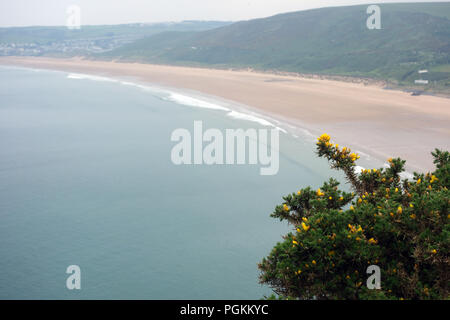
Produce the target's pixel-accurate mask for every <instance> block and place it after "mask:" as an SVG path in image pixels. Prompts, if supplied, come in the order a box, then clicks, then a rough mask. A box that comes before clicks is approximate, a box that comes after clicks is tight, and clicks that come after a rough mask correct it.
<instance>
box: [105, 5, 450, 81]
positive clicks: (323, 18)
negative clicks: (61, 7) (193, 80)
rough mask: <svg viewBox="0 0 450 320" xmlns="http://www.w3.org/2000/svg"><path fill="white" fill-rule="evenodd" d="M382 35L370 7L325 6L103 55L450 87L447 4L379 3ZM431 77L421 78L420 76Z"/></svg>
mask: <svg viewBox="0 0 450 320" xmlns="http://www.w3.org/2000/svg"><path fill="white" fill-rule="evenodd" d="M380 8H381V27H382V28H381V30H369V29H368V28H367V27H366V20H367V17H368V15H367V13H366V9H367V5H363V6H350V7H333V8H322V9H315V10H308V11H300V12H293V13H286V14H280V15H276V16H273V17H269V18H264V19H256V20H250V21H242V22H237V23H234V24H231V25H227V26H224V27H220V28H216V29H212V30H207V31H202V32H165V33H159V34H157V35H155V36H151V37H147V38H144V39H140V40H138V41H136V42H134V43H131V44H128V45H125V46H123V47H121V48H118V49H116V50H113V51H111V52H108V53H104V54H102V55H100V56H98V57H101V58H115V59H117V58H119V59H124V60H133V61H141V62H151V63H169V64H183V65H199V66H213V67H253V68H257V69H261V70H279V71H290V72H300V73H315V74H327V75H342V76H359V77H361V76H362V77H370V78H375V79H384V80H390V81H393V82H395V83H398V84H399V85H407V86H412V85H413V84H414V80H416V79H418V78H420V77H423V78H424V79H428V80H430V83H431V84H430V85H429V86H427V87H428V88H430V87H433V88H438V89H441V90H442V89H444V90H447V89H448V88H449V86H450V72H449V65H450V3H414V4H381V5H380ZM420 69H428V70H429V71H430V72H429V73H428V74H426V75H421V76H419V75H418V73H417V71H418V70H420Z"/></svg>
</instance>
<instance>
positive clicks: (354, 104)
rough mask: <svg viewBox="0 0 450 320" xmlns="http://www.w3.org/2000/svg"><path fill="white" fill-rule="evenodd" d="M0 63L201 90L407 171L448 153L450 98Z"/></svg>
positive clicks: (142, 68)
mask: <svg viewBox="0 0 450 320" xmlns="http://www.w3.org/2000/svg"><path fill="white" fill-rule="evenodd" d="M0 64H8V65H21V66H28V67H35V68H41V69H54V70H64V71H71V72H78V73H86V74H96V75H105V76H115V77H133V78H135V79H138V80H140V81H145V82H149V83H153V84H160V85H164V86H169V87H175V88H183V89H190V90H195V91H199V92H202V93H206V94H209V95H214V96H217V97H220V98H225V99H228V100H232V101H236V102H239V103H241V104H245V105H248V106H250V107H251V108H254V109H255V110H257V111H259V112H261V113H265V114H267V115H270V116H272V117H274V118H276V119H280V120H283V121H286V122H289V123H290V124H292V125H296V126H300V127H303V128H306V129H308V130H309V131H311V132H312V133H314V134H320V133H323V132H326V133H328V134H330V135H331V136H332V140H333V141H335V142H337V143H339V144H340V145H348V146H350V147H352V148H353V149H357V150H361V151H363V152H365V153H368V154H370V155H373V156H375V157H376V158H379V159H386V158H388V157H397V156H400V157H402V158H403V159H405V160H407V163H408V169H409V170H420V171H422V170H432V169H433V168H434V166H433V164H432V157H431V155H430V152H431V151H432V150H434V148H436V147H437V148H442V149H446V150H449V149H450V99H446V98H441V97H433V96H411V95H410V94H408V93H405V92H401V91H391V90H384V89H382V88H381V87H377V86H365V85H363V84H356V83H348V82H339V81H331V80H320V79H305V78H300V77H295V76H282V75H272V74H266V73H258V72H251V71H227V70H215V69H204V68H190V67H178V66H162V65H150V64H138V63H117V62H104V61H89V60H82V59H52V58H30V57H26V58H25V57H24V58H22V57H2V58H0Z"/></svg>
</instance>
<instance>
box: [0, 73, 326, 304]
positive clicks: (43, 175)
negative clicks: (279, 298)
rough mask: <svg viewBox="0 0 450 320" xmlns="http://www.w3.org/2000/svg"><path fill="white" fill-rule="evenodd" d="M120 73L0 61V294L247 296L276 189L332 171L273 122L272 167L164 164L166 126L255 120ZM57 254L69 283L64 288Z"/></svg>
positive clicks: (253, 290) (272, 233)
mask: <svg viewBox="0 0 450 320" xmlns="http://www.w3.org/2000/svg"><path fill="white" fill-rule="evenodd" d="M125 84H127V83H125V82H117V81H116V82H113V81H106V80H105V79H88V78H82V77H81V78H80V77H77V76H69V77H68V73H64V72H50V71H37V70H31V69H20V68H9V67H1V68H0V298H1V299H30V298H33V299H79V298H84V299H94V298H95V299H259V298H261V297H262V296H263V295H264V294H270V292H271V291H270V289H269V288H267V287H264V286H261V285H259V284H258V279H257V277H258V274H259V272H258V269H257V263H258V262H259V261H260V260H261V259H262V258H263V257H264V256H265V255H267V254H268V253H269V251H270V250H271V248H272V247H273V245H274V244H275V243H276V242H277V241H279V240H280V239H281V235H282V234H284V233H286V231H287V230H288V228H287V226H286V225H285V224H283V223H280V222H279V221H276V220H274V219H272V218H270V217H269V215H270V213H271V212H272V211H273V209H274V207H275V205H277V204H279V203H280V202H281V197H282V196H283V195H286V194H287V193H290V192H294V191H296V190H297V189H299V188H301V187H304V186H308V185H311V186H313V187H315V188H317V187H318V186H319V185H321V183H322V182H323V180H325V179H327V177H328V176H329V175H330V174H331V170H329V169H328V166H327V164H326V161H323V160H322V159H317V158H316V157H315V156H314V154H313V143H311V141H310V140H308V139H306V138H304V139H302V138H301V137H300V138H294V137H293V136H292V135H290V134H285V133H283V132H281V133H280V151H281V155H280V169H279V172H278V174H277V175H274V176H261V175H260V174H259V166H255V165H228V166H226V165H223V166H220V165H215V166H207V165H200V166H194V165H192V166H187V165H182V166H176V165H174V164H173V163H172V162H171V160H170V153H171V149H172V147H173V146H174V144H175V143H174V142H171V141H170V135H171V133H172V131H173V130H175V129H177V128H187V129H190V130H192V127H193V121H194V120H202V121H203V124H204V126H205V127H206V128H208V127H210V128H218V129H221V130H225V129H226V128H231V129H233V128H244V129H246V128H263V125H262V124H259V123H257V122H254V121H246V120H243V119H241V120H239V119H235V118H232V117H229V116H227V115H226V113H225V112H224V111H222V110H214V109H208V108H198V107H193V106H187V105H184V104H180V103H175V102H173V101H170V100H168V99H166V98H167V97H165V96H164V94H162V93H157V92H156V91H149V90H145V88H143V87H139V86H132V85H129V84H128V85H125ZM69 265H79V266H80V268H81V290H68V289H67V288H66V278H67V277H68V275H67V274H66V273H65V271H66V268H67V267H68V266H69Z"/></svg>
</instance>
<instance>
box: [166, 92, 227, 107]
mask: <svg viewBox="0 0 450 320" xmlns="http://www.w3.org/2000/svg"><path fill="white" fill-rule="evenodd" d="M163 99H165V100H168V101H172V102H175V103H178V104H182V105H185V106H190V107H197V108H204V109H213V110H222V111H230V109H228V108H226V107H223V106H220V105H218V104H215V103H211V102H208V101H204V100H200V99H196V98H193V97H190V96H186V95H183V94H179V93H174V92H170V94H169V96H168V97H166V98H163Z"/></svg>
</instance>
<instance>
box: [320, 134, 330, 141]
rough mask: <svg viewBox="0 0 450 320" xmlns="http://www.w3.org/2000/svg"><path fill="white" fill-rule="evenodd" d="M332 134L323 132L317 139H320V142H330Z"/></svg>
mask: <svg viewBox="0 0 450 320" xmlns="http://www.w3.org/2000/svg"><path fill="white" fill-rule="evenodd" d="M330 139H331V138H330V136H329V135H328V134H326V133H324V134H322V135H321V136H320V137H319V138H317V140H319V141H320V142H329V141H330Z"/></svg>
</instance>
